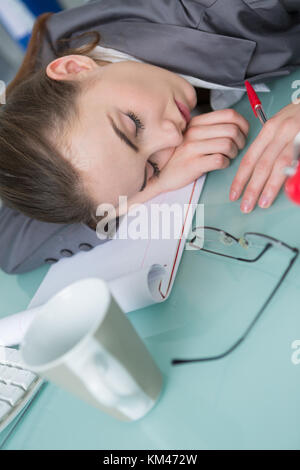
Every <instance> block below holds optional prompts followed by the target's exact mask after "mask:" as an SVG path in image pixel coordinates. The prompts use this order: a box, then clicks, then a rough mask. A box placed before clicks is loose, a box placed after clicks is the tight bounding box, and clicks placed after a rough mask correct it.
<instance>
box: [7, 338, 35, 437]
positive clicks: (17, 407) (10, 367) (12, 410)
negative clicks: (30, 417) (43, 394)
mask: <svg viewBox="0 0 300 470" xmlns="http://www.w3.org/2000/svg"><path fill="white" fill-rule="evenodd" d="M43 382H44V381H43V379H41V378H40V377H39V376H38V375H36V374H35V373H34V372H31V371H30V370H28V369H25V368H24V366H23V365H22V361H21V355H20V351H19V350H18V349H14V348H8V347H4V346H0V433H1V432H2V431H4V429H5V428H6V427H7V426H8V425H9V424H10V423H11V422H12V421H13V420H14V419H15V418H16V417H17V416H18V414H19V413H22V410H23V409H24V408H25V407H26V406H27V405H29V402H30V401H31V400H32V398H33V397H34V395H35V394H36V393H37V391H38V390H39V389H40V387H41V385H42V383H43Z"/></svg>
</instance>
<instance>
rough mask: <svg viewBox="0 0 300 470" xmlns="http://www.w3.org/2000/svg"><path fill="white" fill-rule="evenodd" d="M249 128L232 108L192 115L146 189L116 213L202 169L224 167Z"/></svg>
mask: <svg viewBox="0 0 300 470" xmlns="http://www.w3.org/2000/svg"><path fill="white" fill-rule="evenodd" d="M248 130H249V124H248V122H247V121H246V119H245V118H244V117H243V116H241V115H240V114H239V113H237V112H236V111H234V110H233V109H224V110H221V111H213V112H211V113H206V114H201V115H199V116H195V117H193V118H192V119H191V121H190V122H189V125H188V127H187V129H186V131H185V133H184V136H183V137H184V138H183V141H182V143H181V145H179V146H178V147H176V148H175V150H174V153H173V154H172V156H171V157H170V158H169V160H168V161H167V163H166V164H165V165H164V166H163V167H162V168H161V169H160V174H159V176H153V177H151V178H150V179H149V180H148V182H147V185H146V187H145V189H144V190H143V191H141V192H139V193H137V194H136V195H135V196H132V197H131V198H130V199H129V200H128V201H127V205H126V207H122V208H121V207H118V209H117V214H118V215H122V214H124V213H125V212H126V211H128V210H129V208H130V207H131V206H132V205H133V204H142V203H144V202H146V201H148V200H150V199H153V198H154V197H155V196H157V195H159V194H161V193H163V192H167V191H173V190H175V189H179V188H182V187H183V186H186V185H187V184H189V183H192V182H193V181H195V180H196V179H198V178H199V177H200V176H201V175H203V173H206V172H208V171H212V170H221V169H222V168H226V167H227V166H228V165H229V163H230V159H232V158H235V157H236V156H237V154H238V151H239V150H241V149H242V148H243V147H244V146H245V142H246V136H247V134H248Z"/></svg>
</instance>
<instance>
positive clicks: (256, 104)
mask: <svg viewBox="0 0 300 470" xmlns="http://www.w3.org/2000/svg"><path fill="white" fill-rule="evenodd" d="M245 86H246V90H247V95H248V98H249V101H250V104H251V108H252V109H253V112H254V115H255V116H256V117H258V119H259V120H260V122H261V124H262V125H264V124H265V123H266V122H267V116H266V114H265V112H264V109H263V107H262V104H261V101H260V99H259V98H258V96H257V94H256V93H255V91H254V88H253V86H252V85H251V84H250V83H249V82H248V80H246V81H245Z"/></svg>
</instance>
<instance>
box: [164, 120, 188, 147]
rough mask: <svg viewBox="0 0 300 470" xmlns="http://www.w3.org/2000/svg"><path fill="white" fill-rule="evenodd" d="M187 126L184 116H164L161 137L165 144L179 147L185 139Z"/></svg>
mask: <svg viewBox="0 0 300 470" xmlns="http://www.w3.org/2000/svg"><path fill="white" fill-rule="evenodd" d="M186 127H187V124H186V120H185V119H184V118H183V116H176V115H175V116H174V117H172V118H164V119H162V121H161V125H160V139H161V143H164V146H169V147H178V146H179V145H180V144H181V143H182V140H183V135H182V134H183V132H184V131H185V129H186Z"/></svg>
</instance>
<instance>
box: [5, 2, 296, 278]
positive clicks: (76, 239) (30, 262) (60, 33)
mask: <svg viewBox="0 0 300 470" xmlns="http://www.w3.org/2000/svg"><path fill="white" fill-rule="evenodd" d="M91 30H97V31H99V32H100V34H101V43H100V44H101V45H102V46H104V47H111V48H114V49H117V50H120V51H122V52H125V53H127V54H130V55H132V56H134V57H136V58H139V59H141V60H144V61H146V62H148V63H151V64H153V65H157V66H160V67H164V68H167V69H169V70H171V71H173V72H176V73H182V74H186V75H191V76H194V77H198V78H200V79H203V80H206V81H209V82H214V83H220V84H223V85H228V86H242V85H243V83H244V80H245V78H249V79H251V81H252V82H256V81H262V80H266V79H267V78H272V77H276V76H282V75H286V74H288V73H290V72H291V71H293V70H294V69H296V68H298V67H299V66H300V47H299V39H300V2H299V0H99V1H92V2H88V3H86V4H85V5H83V6H81V7H77V8H72V9H70V10H64V11H62V12H60V13H57V14H54V15H52V17H50V19H49V20H48V23H47V29H46V36H45V39H44V40H43V42H42V44H41V47H40V50H39V54H38V60H37V67H44V66H46V65H47V64H48V63H49V62H50V61H52V60H54V59H55V58H56V57H57V53H58V52H59V51H60V49H59V47H61V46H59V44H58V43H57V40H58V39H60V38H70V43H69V44H67V43H66V44H65V45H64V47H67V46H69V45H70V46H74V47H75V46H77V45H80V44H81V42H80V40H76V39H74V36H76V34H78V33H82V32H86V31H91ZM71 39H72V41H71ZM105 242H107V241H105ZM100 243H103V240H100V239H99V238H98V237H97V235H96V232H94V231H93V230H92V229H90V228H89V227H87V226H86V225H84V224H72V225H63V224H50V223H45V222H39V221H37V220H33V219H30V218H28V217H26V216H24V215H23V214H21V213H19V212H17V211H14V210H11V209H9V208H7V207H2V208H1V209H0V267H1V268H2V269H3V270H4V271H6V272H8V273H21V272H25V271H29V270H31V269H34V268H36V267H38V266H40V265H42V264H44V263H54V262H56V261H57V260H59V259H60V258H62V257H64V256H72V255H73V254H75V253H77V252H79V251H81V250H89V249H92V248H93V247H94V246H96V245H99V244H100Z"/></svg>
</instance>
